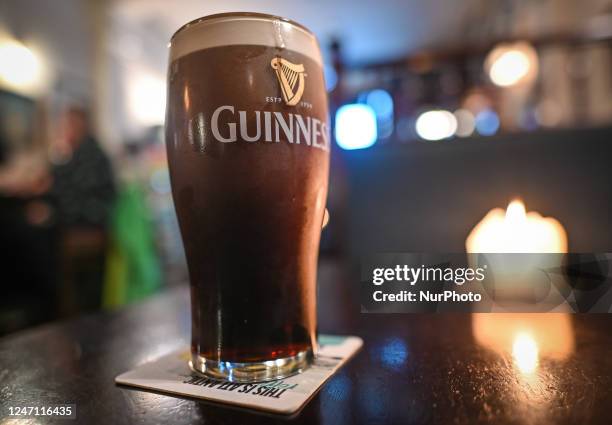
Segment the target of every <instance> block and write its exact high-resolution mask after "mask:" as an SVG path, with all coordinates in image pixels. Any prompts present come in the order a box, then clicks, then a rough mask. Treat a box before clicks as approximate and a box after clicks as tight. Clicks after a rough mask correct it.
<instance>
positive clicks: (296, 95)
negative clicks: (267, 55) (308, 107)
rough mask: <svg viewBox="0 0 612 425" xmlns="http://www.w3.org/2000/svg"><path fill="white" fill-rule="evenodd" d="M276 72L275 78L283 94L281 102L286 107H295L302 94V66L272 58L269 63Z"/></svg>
mask: <svg viewBox="0 0 612 425" xmlns="http://www.w3.org/2000/svg"><path fill="white" fill-rule="evenodd" d="M270 66H272V69H274V70H275V71H276V78H278V83H279V84H280V87H281V92H282V93H283V100H284V101H285V103H286V104H287V105H288V106H294V105H297V104H298V102H299V101H300V99H301V98H302V95H303V94H304V77H305V76H306V74H304V65H302V64H301V63H300V64H295V63H291V62H289V61H288V60H286V59H283V58H274V59H272V62H270Z"/></svg>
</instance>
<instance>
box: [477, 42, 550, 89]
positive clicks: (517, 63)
mask: <svg viewBox="0 0 612 425" xmlns="http://www.w3.org/2000/svg"><path fill="white" fill-rule="evenodd" d="M537 62H538V57H537V53H536V52H535V50H534V48H533V47H532V46H531V45H530V44H529V43H526V42H521V43H515V44H501V45H499V46H497V47H496V48H495V49H493V50H492V51H491V53H489V55H488V56H487V60H486V61H485V65H486V68H487V71H488V73H489V77H490V78H491V81H493V83H494V84H496V85H498V86H501V87H508V86H513V85H515V84H518V83H521V82H525V81H528V80H531V79H533V77H535V75H536V73H537Z"/></svg>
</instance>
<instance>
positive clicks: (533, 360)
mask: <svg viewBox="0 0 612 425" xmlns="http://www.w3.org/2000/svg"><path fill="white" fill-rule="evenodd" d="M538 351H539V350H538V344H537V343H536V341H535V339H533V337H532V336H531V335H530V334H528V333H526V332H521V333H519V334H518V335H516V337H515V338H514V344H513V345H512V358H513V359H514V364H515V365H516V367H517V368H518V369H519V371H521V372H522V373H525V374H530V373H533V372H535V370H536V368H537V367H538V355H539V353H538Z"/></svg>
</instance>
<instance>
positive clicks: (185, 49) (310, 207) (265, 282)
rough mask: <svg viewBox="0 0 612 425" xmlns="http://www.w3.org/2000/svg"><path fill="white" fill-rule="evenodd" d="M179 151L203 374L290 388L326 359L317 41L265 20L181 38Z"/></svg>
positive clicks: (176, 71)
mask: <svg viewBox="0 0 612 425" xmlns="http://www.w3.org/2000/svg"><path fill="white" fill-rule="evenodd" d="M167 105H168V106H167V114H166V144H167V149H168V162H169V168H170V177H171V183H172V194H173V199H174V203H175V206H176V211H177V216H178V219H179V225H180V229H181V235H182V237H183V243H184V246H185V253H186V256H187V263H188V268H189V276H190V284H191V301H192V357H191V361H192V365H193V368H194V369H195V370H197V371H199V372H203V373H207V374H210V375H213V376H217V377H223V378H226V379H230V380H235V381H257V380H267V379H277V378H279V377H282V376H287V375H289V374H292V373H296V372H298V371H299V370H302V369H303V368H304V367H307V365H308V364H309V361H310V359H311V358H312V356H313V355H314V352H315V350H316V288H315V286H316V265H317V256H318V249H319V239H320V232H321V223H322V222H323V216H324V208H325V201H326V197H327V180H328V168H329V149H330V135H329V119H328V107H327V97H326V91H325V85H324V82H323V72H322V62H321V55H320V52H319V48H318V44H317V41H316V39H315V37H314V36H313V35H312V34H311V33H310V32H309V31H308V30H306V29H305V28H304V27H302V26H301V25H299V24H296V23H294V22H291V21H288V20H286V19H283V18H279V17H275V16H268V15H262V14H252V13H230V14H222V15H214V16H209V17H205V18H201V19H198V20H196V21H193V22H191V23H189V24H187V25H185V26H184V27H183V28H181V29H180V30H179V31H177V33H176V34H175V35H174V36H173V38H172V41H171V48H170V64H169V67H168V101H167Z"/></svg>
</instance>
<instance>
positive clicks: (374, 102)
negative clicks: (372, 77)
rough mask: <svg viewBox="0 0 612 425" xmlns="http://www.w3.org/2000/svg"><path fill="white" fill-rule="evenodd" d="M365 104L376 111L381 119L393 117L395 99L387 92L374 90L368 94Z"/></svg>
mask: <svg viewBox="0 0 612 425" xmlns="http://www.w3.org/2000/svg"><path fill="white" fill-rule="evenodd" d="M365 103H366V104H367V105H369V106H370V107H371V108H372V109H373V110H374V112H375V113H376V116H377V117H378V118H379V119H381V118H388V117H389V116H393V98H392V97H391V95H390V94H389V92H388V91H386V90H383V89H376V90H372V91H371V92H369V93H368V94H367V96H366V98H365Z"/></svg>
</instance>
